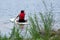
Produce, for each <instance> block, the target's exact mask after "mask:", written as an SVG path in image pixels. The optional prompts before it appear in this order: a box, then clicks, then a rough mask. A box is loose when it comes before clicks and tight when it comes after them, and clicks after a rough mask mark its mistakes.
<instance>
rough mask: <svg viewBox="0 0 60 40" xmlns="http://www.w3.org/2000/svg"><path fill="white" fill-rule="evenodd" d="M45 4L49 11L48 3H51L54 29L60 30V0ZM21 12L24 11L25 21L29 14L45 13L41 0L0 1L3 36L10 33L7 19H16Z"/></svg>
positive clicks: (0, 27) (49, 1)
mask: <svg viewBox="0 0 60 40" xmlns="http://www.w3.org/2000/svg"><path fill="white" fill-rule="evenodd" d="M45 2H46V4H47V8H48V9H51V8H50V6H51V5H50V3H51V2H52V3H53V4H52V5H53V8H54V11H53V13H54V16H55V20H56V22H55V24H56V25H54V27H55V28H54V29H58V28H60V25H59V24H60V19H59V18H60V0H47V1H45ZM21 10H25V12H26V19H27V18H28V17H27V16H28V15H29V14H34V13H38V12H43V11H45V7H44V5H43V3H42V1H41V0H0V31H1V32H2V33H3V34H8V33H9V32H11V28H13V23H11V22H10V20H9V19H10V18H14V17H16V16H17V15H18V14H19V12H20V11H21ZM32 16H33V15H32Z"/></svg>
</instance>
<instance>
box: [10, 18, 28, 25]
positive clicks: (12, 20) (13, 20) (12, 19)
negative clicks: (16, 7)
mask: <svg viewBox="0 0 60 40" xmlns="http://www.w3.org/2000/svg"><path fill="white" fill-rule="evenodd" d="M17 20H18V19H16V20H15V18H11V19H10V21H11V22H13V23H14V22H15V23H16V24H28V22H17Z"/></svg>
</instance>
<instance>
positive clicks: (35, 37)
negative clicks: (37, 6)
mask: <svg viewBox="0 0 60 40" xmlns="http://www.w3.org/2000/svg"><path fill="white" fill-rule="evenodd" d="M39 16H40V19H41V21H42V23H43V24H42V25H43V27H44V30H43V31H42V30H41V29H42V28H41V27H42V26H41V24H39V23H40V22H39V21H38V17H37V15H36V14H34V17H31V16H29V21H30V29H26V31H28V30H29V33H30V35H31V37H30V38H28V36H27V38H24V37H25V36H26V35H25V36H24V37H23V36H22V35H21V34H20V29H19V28H16V26H15V25H14V27H13V29H12V32H11V33H10V36H9V37H7V36H6V35H5V36H3V37H2V35H1V33H0V40H60V29H59V30H58V31H57V32H56V31H54V30H52V29H51V28H52V26H53V25H52V24H54V23H53V21H54V20H53V15H52V14H51V13H47V15H46V14H44V15H43V13H39ZM26 34H27V33H26Z"/></svg>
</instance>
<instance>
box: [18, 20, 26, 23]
mask: <svg viewBox="0 0 60 40" xmlns="http://www.w3.org/2000/svg"><path fill="white" fill-rule="evenodd" d="M18 22H26V20H24V19H22V20H20V19H19V20H18Z"/></svg>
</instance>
